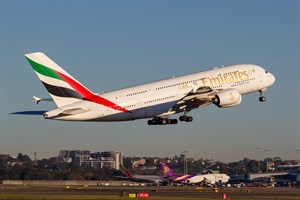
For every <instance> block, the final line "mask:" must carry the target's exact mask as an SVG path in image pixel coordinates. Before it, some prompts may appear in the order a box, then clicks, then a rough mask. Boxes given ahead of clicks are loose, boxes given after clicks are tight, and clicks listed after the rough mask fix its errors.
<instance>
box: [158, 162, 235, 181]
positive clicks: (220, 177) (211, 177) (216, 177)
mask: <svg viewBox="0 0 300 200" xmlns="http://www.w3.org/2000/svg"><path fill="white" fill-rule="evenodd" d="M160 164H161V168H162V170H163V177H164V178H168V179H169V180H170V181H172V182H179V183H184V184H188V185H194V184H206V185H219V184H221V185H223V184H225V183H227V182H228V180H229V178H230V177H229V176H227V175H226V174H200V175H188V174H178V173H175V172H174V171H173V170H172V169H170V168H169V167H168V166H167V165H166V164H165V163H160Z"/></svg>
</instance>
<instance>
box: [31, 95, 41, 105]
mask: <svg viewBox="0 0 300 200" xmlns="http://www.w3.org/2000/svg"><path fill="white" fill-rule="evenodd" d="M33 99H34V102H35V104H36V105H37V104H38V103H39V102H40V101H41V100H42V99H41V98H39V97H36V96H33Z"/></svg>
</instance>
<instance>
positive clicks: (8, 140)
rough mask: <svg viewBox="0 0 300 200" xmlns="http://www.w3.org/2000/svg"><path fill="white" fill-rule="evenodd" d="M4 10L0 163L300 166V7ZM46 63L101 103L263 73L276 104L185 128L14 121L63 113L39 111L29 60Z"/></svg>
mask: <svg viewBox="0 0 300 200" xmlns="http://www.w3.org/2000/svg"><path fill="white" fill-rule="evenodd" d="M0 6H1V8H0V9H1V10H0V17H1V18H0V28H1V31H0V34H1V35H0V66H1V71H0V73H1V77H0V84H1V85H0V89H1V93H0V95H1V102H0V108H1V115H0V118H1V122H0V126H1V128H0V131H1V133H0V153H3V154H10V155H13V156H16V155H17V153H18V152H22V153H25V154H28V155H29V156H31V157H33V153H34V151H38V156H39V158H44V157H50V156H57V155H58V152H59V150H61V149H90V150H93V151H104V150H119V151H121V152H124V154H125V156H160V157H165V156H169V157H173V156H174V155H179V154H181V152H183V151H188V153H187V156H189V157H195V158H209V157H210V158H212V159H214V160H220V161H223V162H230V161H236V160H239V159H243V158H244V157H248V158H253V159H263V158H265V157H267V156H280V157H281V158H282V159H297V158H298V159H300V151H296V150H297V149H300V125H299V123H300V106H299V102H300V89H299V88H300V59H299V56H300V1H296V0H289V1H286V0H282V1H279V0H277V1H276V0H275V1H268V0H264V1H261V0H258V1H255V0H251V1H250V0H249V1H230V0H229V1H177V0H175V1H167V0H163V1H96V0H94V1H83V0H82V1H80V0H78V1H60V0H54V1H47V0H46V1H38V0H36V1H33V0H28V1H10V0H0ZM36 51H42V52H44V53H45V54H47V55H48V56H49V57H50V58H52V59H53V60H54V61H55V62H56V63H58V64H59V65H60V66H62V67H63V68H64V69H66V71H68V72H69V73H70V74H71V75H72V76H74V77H75V78H76V79H77V80H79V81H80V82H81V83H83V84H84V85H85V86H87V87H88V88H89V89H90V90H92V91H94V92H101V91H109V90H113V89H118V88H122V87H126V86H131V85H136V84H140V83H144V82H149V81H154V80H159V79H164V78H167V77H171V76H172V75H174V76H178V75H182V74H187V73H192V72H197V71H202V70H205V69H210V68H213V67H215V66H221V65H230V64H242V63H252V64H258V65H260V66H262V67H264V68H265V69H267V70H268V71H270V72H271V73H273V74H274V75H275V76H276V83H275V85H273V86H272V87H271V88H269V89H268V91H267V92H266V97H267V101H266V102H265V103H260V102H259V101H258V96H259V94H258V93H253V94H249V95H246V96H244V97H243V102H242V104H241V105H239V106H237V107H233V108H230V109H220V108H217V107H216V106H214V105H211V106H209V107H206V108H203V109H197V110H194V111H192V112H191V113H190V114H191V115H192V116H193V117H194V121H193V122H192V123H179V124H178V125H176V126H171V125H169V126H148V125H147V123H146V120H138V121H133V122H118V123H102V122H99V123H82V122H61V121H51V120H44V119H43V117H42V116H22V115H20V116H17V115H10V114H9V113H11V112H16V111H24V110H46V109H53V108H54V107H55V105H54V104H53V103H47V102H42V103H41V104H39V105H35V104H34V101H33V99H32V96H33V95H35V96H40V97H48V96H49V95H48V93H47V92H46V90H45V89H44V87H43V86H42V84H41V83H40V81H39V80H38V78H37V77H36V75H35V73H34V72H33V70H32V68H31V66H30V65H29V63H28V62H27V61H26V59H25V57H24V54H25V53H31V52H36ZM176 117H178V115H177V116H176ZM256 147H261V148H262V149H261V150H257V149H256ZM266 149H268V150H270V151H268V152H267V151H264V150H266Z"/></svg>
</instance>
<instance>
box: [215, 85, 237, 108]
mask: <svg viewBox="0 0 300 200" xmlns="http://www.w3.org/2000/svg"><path fill="white" fill-rule="evenodd" d="M241 102H242V95H241V94H240V93H239V91H238V90H236V89H228V90H224V91H222V92H219V93H218V94H217V95H216V96H215V99H214V104H215V105H216V106H218V107H220V108H228V107H232V106H237V105H239V104H240V103H241Z"/></svg>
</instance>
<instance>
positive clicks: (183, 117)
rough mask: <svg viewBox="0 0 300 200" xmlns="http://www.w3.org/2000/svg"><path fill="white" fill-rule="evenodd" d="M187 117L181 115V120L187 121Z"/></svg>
mask: <svg viewBox="0 0 300 200" xmlns="http://www.w3.org/2000/svg"><path fill="white" fill-rule="evenodd" d="M186 119H187V117H186V116H185V115H183V116H180V117H179V121H182V122H183V121H185V122H186Z"/></svg>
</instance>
